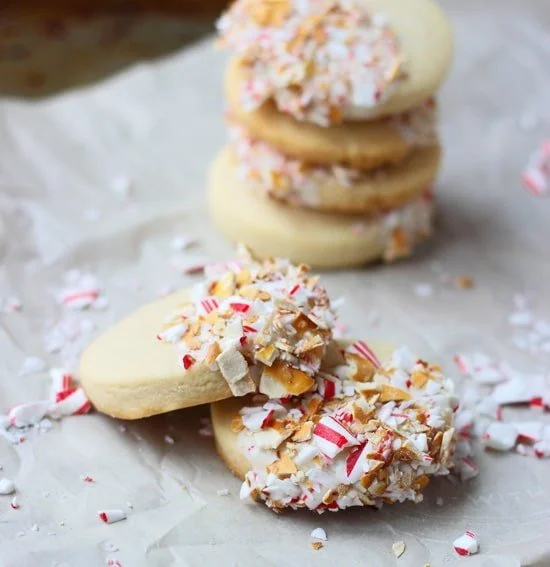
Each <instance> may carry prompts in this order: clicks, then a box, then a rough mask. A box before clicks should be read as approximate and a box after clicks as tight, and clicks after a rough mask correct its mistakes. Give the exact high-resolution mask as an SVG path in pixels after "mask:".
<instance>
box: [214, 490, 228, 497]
mask: <svg viewBox="0 0 550 567" xmlns="http://www.w3.org/2000/svg"><path fill="white" fill-rule="evenodd" d="M216 494H217V495H218V496H229V490H228V489H227V488H220V489H219V490H217V491H216Z"/></svg>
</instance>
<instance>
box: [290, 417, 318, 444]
mask: <svg viewBox="0 0 550 567" xmlns="http://www.w3.org/2000/svg"><path fill="white" fill-rule="evenodd" d="M313 426H314V423H313V422H312V421H305V422H304V423H302V425H301V426H300V428H299V429H298V430H297V431H296V432H295V433H294V435H293V436H292V441H295V442H296V443H300V442H302V441H308V440H309V439H311V434H312V431H313Z"/></svg>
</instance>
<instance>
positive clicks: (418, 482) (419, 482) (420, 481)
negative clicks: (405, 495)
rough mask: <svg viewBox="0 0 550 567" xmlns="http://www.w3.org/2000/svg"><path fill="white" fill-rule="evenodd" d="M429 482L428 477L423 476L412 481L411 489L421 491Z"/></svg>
mask: <svg viewBox="0 0 550 567" xmlns="http://www.w3.org/2000/svg"><path fill="white" fill-rule="evenodd" d="M429 482H430V477H429V476H428V475H427V474H423V475H422V476H419V477H418V478H417V479H415V480H414V481H413V483H412V487H413V488H414V489H415V490H422V489H423V488H424V487H425V486H426V485H427V484H428V483H429Z"/></svg>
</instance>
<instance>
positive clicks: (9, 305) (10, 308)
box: [0, 296, 23, 314]
mask: <svg viewBox="0 0 550 567" xmlns="http://www.w3.org/2000/svg"><path fill="white" fill-rule="evenodd" d="M22 309H23V302H22V301H21V300H20V299H19V298H18V297H15V296H10V297H8V298H6V299H2V298H0V313H5V314H9V313H17V312H18V311H21V310H22Z"/></svg>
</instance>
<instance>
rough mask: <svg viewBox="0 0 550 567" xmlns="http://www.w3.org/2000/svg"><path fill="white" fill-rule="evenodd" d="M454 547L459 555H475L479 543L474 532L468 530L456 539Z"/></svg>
mask: <svg viewBox="0 0 550 567" xmlns="http://www.w3.org/2000/svg"><path fill="white" fill-rule="evenodd" d="M453 547H454V548H455V551H456V552H457V553H458V555H474V554H476V553H477V552H478V551H479V543H478V540H477V537H476V535H475V534H474V532H472V531H470V530H466V532H465V533H464V535H461V536H460V537H459V538H457V539H455V540H454V542H453Z"/></svg>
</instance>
